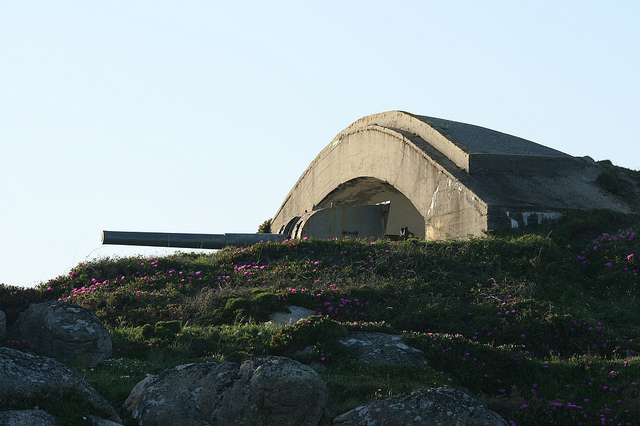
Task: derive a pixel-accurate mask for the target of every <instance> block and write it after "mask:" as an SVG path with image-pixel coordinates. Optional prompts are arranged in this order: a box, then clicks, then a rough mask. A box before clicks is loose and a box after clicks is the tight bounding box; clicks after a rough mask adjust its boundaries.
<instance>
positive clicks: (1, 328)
mask: <svg viewBox="0 0 640 426" xmlns="http://www.w3.org/2000/svg"><path fill="white" fill-rule="evenodd" d="M6 335H7V316H6V315H5V314H4V312H2V311H0V340H4V338H5V337H6Z"/></svg>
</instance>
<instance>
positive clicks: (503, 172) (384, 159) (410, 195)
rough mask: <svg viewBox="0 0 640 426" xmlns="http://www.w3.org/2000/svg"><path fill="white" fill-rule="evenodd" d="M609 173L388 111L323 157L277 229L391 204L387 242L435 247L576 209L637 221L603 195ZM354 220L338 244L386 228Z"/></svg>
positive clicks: (472, 129)
mask: <svg viewBox="0 0 640 426" xmlns="http://www.w3.org/2000/svg"><path fill="white" fill-rule="evenodd" d="M601 172H602V168H601V167H600V166H598V165H597V164H596V163H595V162H593V161H592V160H590V159H583V158H576V157H572V156H570V155H568V154H565V153H563V152H560V151H557V150H554V149H552V148H548V147H546V146H543V145H539V144H537V143H534V142H531V141H528V140H525V139H522V138H518V137H516V136H512V135H508V134H505V133H500V132H497V131H494V130H491V129H487V128H484V127H480V126H475V125H470V124H465V123H460V122H455V121H451V120H444V119H439V118H434V117H426V116H419V115H414V114H410V113H407V112H404V111H389V112H384V113H380V114H374V115H370V116H367V117H363V118H361V119H360V120H358V121H356V122H354V123H353V124H351V125H350V126H348V127H347V128H346V129H344V130H343V131H342V132H340V133H339V134H338V135H337V136H336V137H335V138H334V139H333V140H332V141H331V142H330V143H329V144H328V145H327V146H326V147H325V148H324V149H323V150H322V151H321V152H320V153H319V154H318V156H317V157H316V158H315V159H314V160H313V161H312V162H311V164H310V165H309V166H308V167H307V169H306V170H305V171H304V173H303V174H302V176H301V177H300V178H299V179H298V181H297V182H296V183H295V185H294V186H293V188H292V189H291V191H290V192H289V194H288V195H287V197H286V198H285V200H284V202H283V203H282V205H281V207H280V208H279V210H278V212H277V213H276V214H275V216H274V218H273V220H272V229H273V230H274V231H278V232H282V233H285V234H287V235H289V236H296V235H298V234H299V235H302V234H301V233H300V232H298V234H296V235H294V234H293V233H292V232H290V231H292V229H293V227H295V224H296V223H298V221H299V220H301V218H302V217H303V216H304V215H305V214H306V215H307V217H309V215H310V213H312V212H315V211H318V210H323V209H331V208H334V209H337V208H340V209H343V210H344V211H345V212H346V210H345V209H356V208H359V207H361V206H374V205H379V203H384V202H389V205H388V217H387V218H386V227H385V229H384V235H386V236H399V235H401V234H404V235H408V233H410V234H413V235H415V236H416V237H420V238H427V239H442V238H461V237H466V236H468V235H475V236H482V235H485V234H486V233H487V232H488V231H491V230H498V229H504V228H510V227H524V226H535V225H537V224H540V223H543V222H546V221H550V220H556V219H557V218H559V217H560V216H561V215H562V213H563V212H565V211H567V210H571V209H584V210H589V209H597V208H606V209H611V210H616V211H623V212H628V211H629V208H628V207H627V206H626V205H624V204H623V203H622V202H620V201H617V200H615V199H612V198H611V197H610V196H609V195H608V194H606V193H604V192H603V191H601V190H600V189H599V188H598V187H597V186H596V185H595V180H596V178H597V176H598V175H599V174H600V173H601ZM365 210H366V209H365ZM365 210H362V211H363V212H364V211H365ZM354 211H355V210H354ZM324 214H325V216H324V217H326V218H329V217H333V218H334V219H331V220H338V219H336V218H337V217H338V216H336V215H335V214H334V215H333V216H331V215H329V214H328V213H324ZM349 215H350V216H349ZM347 216H349V217H350V219H348V221H351V222H352V223H346V222H345V223H342V224H341V225H339V226H338V225H336V226H335V227H334V228H335V229H336V230H337V229H339V228H340V229H342V231H339V232H338V231H336V233H335V234H334V235H329V236H330V237H331V236H333V237H339V236H340V235H343V234H341V232H353V231H348V229H352V228H353V229H355V228H361V229H364V228H365V227H364V226H363V225H364V224H363V223H362V221H366V220H374V221H376V223H377V221H378V216H375V215H374V216H367V217H375V219H365V216H366V215H365V216H362V215H359V214H353V212H352V213H349V214H348V215H347V214H344V215H342V216H340V217H342V218H346V217H347ZM319 217H321V216H316V219H318V218H319ZM341 220H346V219H341ZM358 222H360V224H358ZM300 226H301V225H299V226H298V228H300ZM332 226H333V225H332ZM376 226H377V225H376ZM376 229H377V228H376ZM358 232H359V237H367V236H377V235H367V233H366V232H361V231H358ZM376 232H378V231H376ZM309 235H310V236H314V237H326V236H328V235H326V233H324V234H323V235H317V234H315V235H314V232H311V233H310V234H309Z"/></svg>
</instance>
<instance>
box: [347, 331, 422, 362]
mask: <svg viewBox="0 0 640 426" xmlns="http://www.w3.org/2000/svg"><path fill="white" fill-rule="evenodd" d="M340 343H342V344H343V345H345V346H349V347H351V348H353V349H354V352H355V354H356V355H357V357H358V359H359V360H361V361H363V362H366V363H367V364H393V365H412V366H424V365H427V360H426V359H425V357H424V352H422V351H421V350H420V349H416V348H412V347H410V346H408V345H406V344H405V343H404V338H403V337H402V336H399V335H394V334H387V333H370V332H364V331H354V332H351V333H349V335H348V336H347V337H345V338H343V339H340Z"/></svg>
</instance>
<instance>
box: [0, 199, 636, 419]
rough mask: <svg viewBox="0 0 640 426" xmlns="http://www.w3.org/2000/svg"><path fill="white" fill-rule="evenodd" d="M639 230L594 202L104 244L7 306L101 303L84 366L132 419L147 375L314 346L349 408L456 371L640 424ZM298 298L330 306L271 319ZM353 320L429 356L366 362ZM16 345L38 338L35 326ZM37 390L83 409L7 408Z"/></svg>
mask: <svg viewBox="0 0 640 426" xmlns="http://www.w3.org/2000/svg"><path fill="white" fill-rule="evenodd" d="M638 233H640V228H639V226H638V219H637V218H634V217H628V216H621V215H616V214H613V213H610V212H590V213H574V214H570V215H567V216H566V217H565V218H564V219H563V221H562V223H560V224H559V225H556V226H554V227H553V228H540V229H537V230H536V231H535V232H529V233H524V231H520V232H517V233H516V232H510V233H505V234H499V235H498V234H496V235H492V236H489V237H487V238H471V239H469V240H466V241H454V240H450V241H435V242H427V241H422V240H414V239H411V240H406V241H401V242H391V241H382V240H381V241H364V240H359V241H353V240H342V241H325V240H312V239H309V240H293V241H287V242H284V243H261V244H257V245H255V246H252V247H249V248H245V249H238V248H228V249H224V250H221V251H219V252H216V253H212V254H208V255H202V254H193V253H182V254H176V255H173V256H168V257H160V258H140V257H132V258H122V259H102V260H99V261H95V262H91V263H84V264H79V265H78V266H77V267H75V268H74V269H73V270H72V271H71V272H70V273H69V274H68V275H67V276H64V277H57V278H55V279H53V280H51V281H49V282H47V283H43V284H41V285H40V286H38V287H37V288H35V289H23V288H17V287H10V286H0V309H2V310H4V311H5V313H6V314H7V319H8V322H9V323H11V322H13V321H15V319H16V317H17V315H18V312H19V311H20V310H22V309H24V308H25V307H26V306H28V304H29V303H31V302H38V301H44V300H63V301H67V302H69V303H74V304H78V305H81V306H84V307H86V308H88V309H90V310H92V311H93V312H95V314H96V315H97V316H98V317H99V318H100V319H101V320H103V321H104V322H105V324H107V326H108V327H109V330H110V332H111V335H112V339H113V342H114V358H113V359H111V360H109V361H106V362H104V363H101V364H100V365H92V366H88V365H71V367H72V368H74V369H76V370H77V371H78V372H79V373H80V375H81V376H84V377H85V378H86V379H87V380H88V381H89V382H90V383H91V384H92V385H93V386H94V387H95V388H96V389H97V390H98V391H99V392H100V393H102V394H103V395H104V396H105V397H106V398H107V399H108V400H109V401H110V402H111V403H112V404H113V406H114V407H115V408H116V409H118V410H119V412H120V414H121V416H122V417H123V419H125V422H126V423H127V424H135V421H134V420H133V419H131V418H129V417H127V413H126V412H124V410H121V409H120V407H121V405H122V403H123V402H124V400H125V399H126V397H127V396H128V394H129V391H130V390H131V389H132V388H133V386H134V385H135V384H136V383H137V382H138V381H140V380H141V379H143V378H144V377H145V376H146V375H147V374H153V373H155V372H157V371H160V370H162V369H165V368H168V367H170V366H173V365H178V364H182V363H187V362H201V361H204V360H219V361H223V360H224V361H228V360H231V361H239V360H242V359H247V358H251V357H255V356H259V355H263V354H278V355H290V354H292V353H294V352H295V351H297V350H300V349H303V348H305V347H308V346H310V345H311V346H313V352H312V354H311V355H310V357H308V358H306V359H304V360H303V361H304V362H313V363H314V365H315V366H316V368H318V370H319V374H320V375H321V376H322V378H323V379H324V381H325V383H326V384H327V386H328V389H329V393H330V401H329V410H330V412H331V414H332V415H337V414H340V413H342V412H344V411H347V410H349V409H351V408H354V407H356V406H358V405H360V404H362V403H364V402H367V401H370V400H374V399H380V398H386V397H389V396H392V395H396V394H399V393H402V392H406V391H409V390H411V389H414V388H421V387H434V386H442V385H445V384H446V385H449V386H454V387H459V388H463V389H466V390H468V391H470V392H471V393H472V394H474V395H475V396H476V397H477V398H479V399H480V400H481V401H482V402H483V403H485V404H486V405H487V406H489V408H491V409H493V410H495V411H496V412H498V413H499V414H501V415H502V416H503V417H504V418H505V419H506V420H508V421H513V422H515V423H516V424H518V425H527V424H540V423H549V422H550V421H552V420H553V421H554V422H555V423H560V424H580V423H582V424H638V420H637V419H640V385H638V382H640V358H638V355H640V316H639V315H638V308H639V303H640V301H639V300H638V295H639V291H640V275H639V274H640V236H638ZM289 305H297V306H303V307H306V308H309V309H313V310H315V311H316V312H317V313H318V315H317V316H315V317H312V318H311V319H309V320H308V321H302V322H300V323H298V324H296V325H295V326H290V327H285V328H280V329H279V328H277V327H275V326H274V325H273V324H271V323H266V321H267V320H268V315H269V313H271V312H274V311H279V310H285V309H286V307H287V306H289ZM350 330H365V331H382V332H389V333H399V334H403V335H404V336H405V337H406V338H407V339H408V341H409V342H410V343H411V344H412V345H413V346H414V347H417V348H419V349H421V350H423V351H424V352H425V353H426V357H427V359H428V360H429V367H424V368H410V367H397V366H369V365H367V364H364V363H361V362H356V361H351V360H350V358H349V356H348V352H347V351H348V349H346V348H344V347H342V345H340V344H337V343H336V339H337V338H339V337H340V336H344V335H345V334H346V333H347V332H348V331H350ZM3 344H4V345H8V346H12V347H16V348H19V349H23V350H30V351H35V352H37V348H31V347H30V345H29V342H22V341H20V342H17V341H13V340H8V341H7V342H4V343H3ZM43 399H46V398H43ZM47 404H48V405H47ZM33 405H39V406H40V407H41V408H42V407H47V406H51V410H52V411H56V410H57V412H58V413H61V414H63V415H64V416H67V417H68V418H69V419H74V420H69V422H81V421H82V415H83V412H82V410H81V409H80V408H78V407H77V406H74V405H72V404H66V405H65V404H64V403H62V401H57V402H56V403H50V402H49V403H48V402H47V401H44V400H41V401H33V400H32V401H19V400H17V401H8V402H5V405H4V407H0V408H8V407H9V406H11V407H24V406H33ZM74 416H75V417H74Z"/></svg>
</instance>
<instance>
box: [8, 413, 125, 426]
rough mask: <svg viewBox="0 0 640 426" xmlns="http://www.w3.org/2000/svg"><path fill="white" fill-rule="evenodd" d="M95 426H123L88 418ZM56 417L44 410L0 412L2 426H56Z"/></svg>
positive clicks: (92, 417)
mask: <svg viewBox="0 0 640 426" xmlns="http://www.w3.org/2000/svg"><path fill="white" fill-rule="evenodd" d="M88 417H89V419H91V423H92V424H93V426H122V424H121V423H116V422H112V421H111V420H106V419H103V418H101V417H96V416H88ZM57 424H58V423H57V419H56V418H55V416H53V415H51V414H49V413H47V412H46V411H43V410H6V411H0V425H2V426H25V425H38V426H56V425H57Z"/></svg>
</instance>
